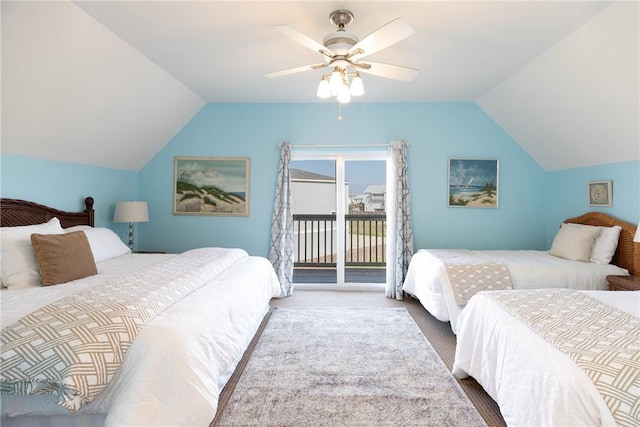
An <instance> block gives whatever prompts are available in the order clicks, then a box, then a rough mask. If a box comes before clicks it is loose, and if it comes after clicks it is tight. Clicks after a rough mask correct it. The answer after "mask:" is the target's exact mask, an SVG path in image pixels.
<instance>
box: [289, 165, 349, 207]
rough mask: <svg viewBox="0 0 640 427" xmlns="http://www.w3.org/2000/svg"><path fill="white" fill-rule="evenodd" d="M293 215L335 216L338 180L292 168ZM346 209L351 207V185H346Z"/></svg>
mask: <svg viewBox="0 0 640 427" xmlns="http://www.w3.org/2000/svg"><path fill="white" fill-rule="evenodd" d="M290 174H291V192H292V199H293V200H292V203H291V204H292V211H293V214H294V215H295V214H310V215H311V214H335V213H336V179H335V178H334V177H331V176H327V175H321V174H319V173H314V172H309V171H305V170H302V169H294V168H291V170H290ZM344 194H345V207H348V206H349V196H348V194H349V183H345V193H344Z"/></svg>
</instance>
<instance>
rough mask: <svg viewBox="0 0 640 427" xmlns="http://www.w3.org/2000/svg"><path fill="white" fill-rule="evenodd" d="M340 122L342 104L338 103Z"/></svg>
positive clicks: (340, 118) (339, 118)
mask: <svg viewBox="0 0 640 427" xmlns="http://www.w3.org/2000/svg"><path fill="white" fill-rule="evenodd" d="M338 120H342V103H341V102H338Z"/></svg>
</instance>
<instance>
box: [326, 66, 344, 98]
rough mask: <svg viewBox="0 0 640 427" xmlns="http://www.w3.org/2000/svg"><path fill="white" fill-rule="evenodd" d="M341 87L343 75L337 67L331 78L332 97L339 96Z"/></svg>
mask: <svg viewBox="0 0 640 427" xmlns="http://www.w3.org/2000/svg"><path fill="white" fill-rule="evenodd" d="M340 86H342V73H340V70H339V69H338V68H337V67H336V68H335V69H334V70H333V72H332V73H331V77H329V87H330V88H331V95H333V96H336V95H338V91H339V90H340Z"/></svg>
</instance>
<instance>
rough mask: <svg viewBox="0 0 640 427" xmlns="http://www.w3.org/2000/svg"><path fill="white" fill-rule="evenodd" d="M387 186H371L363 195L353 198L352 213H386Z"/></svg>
mask: <svg viewBox="0 0 640 427" xmlns="http://www.w3.org/2000/svg"><path fill="white" fill-rule="evenodd" d="M386 199H387V186H386V185H382V184H378V185H369V186H368V187H367V188H365V190H364V192H363V193H362V194H359V195H357V196H353V197H352V198H351V206H350V211H351V212H353V213H355V212H385V206H386V205H385V202H386Z"/></svg>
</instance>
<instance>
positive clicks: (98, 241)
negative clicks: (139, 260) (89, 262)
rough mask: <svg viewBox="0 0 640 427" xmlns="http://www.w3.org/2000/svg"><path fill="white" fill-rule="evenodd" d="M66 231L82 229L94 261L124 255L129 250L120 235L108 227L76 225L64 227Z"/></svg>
mask: <svg viewBox="0 0 640 427" xmlns="http://www.w3.org/2000/svg"><path fill="white" fill-rule="evenodd" d="M64 231H65V232H67V233H70V232H72V231H84V234H86V235H87V239H88V240H89V246H91V252H92V253H93V259H94V260H95V261H96V262H100V261H106V260H108V259H111V258H115V257H118V256H120V255H125V254H128V253H130V252H131V250H130V249H129V246H127V245H125V244H124V243H122V240H120V237H118V235H117V234H116V233H114V232H113V231H112V230H110V229H108V228H102V227H98V228H94V227H90V226H88V225H76V226H75V227H69V228H65V230H64Z"/></svg>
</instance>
